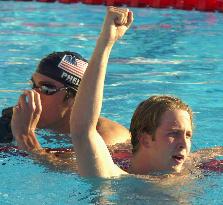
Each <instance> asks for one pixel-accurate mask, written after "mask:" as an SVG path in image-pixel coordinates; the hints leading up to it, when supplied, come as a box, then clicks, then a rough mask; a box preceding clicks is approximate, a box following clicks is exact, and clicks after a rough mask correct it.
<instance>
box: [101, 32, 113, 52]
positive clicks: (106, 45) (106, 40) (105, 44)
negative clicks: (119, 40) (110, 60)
mask: <svg viewBox="0 0 223 205" xmlns="http://www.w3.org/2000/svg"><path fill="white" fill-rule="evenodd" d="M115 42H116V41H115V40H111V39H109V38H107V37H105V36H104V35H103V34H101V35H100V36H99V38H98V40H97V44H100V45H101V46H102V47H104V48H110V49H112V47H113V45H114V44H115Z"/></svg>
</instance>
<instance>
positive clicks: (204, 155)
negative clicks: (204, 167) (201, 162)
mask: <svg viewBox="0 0 223 205" xmlns="http://www.w3.org/2000/svg"><path fill="white" fill-rule="evenodd" d="M217 156H223V147H222V146H218V147H210V148H204V149H200V150H197V151H195V152H193V153H192V157H193V158H199V159H209V158H214V157H217Z"/></svg>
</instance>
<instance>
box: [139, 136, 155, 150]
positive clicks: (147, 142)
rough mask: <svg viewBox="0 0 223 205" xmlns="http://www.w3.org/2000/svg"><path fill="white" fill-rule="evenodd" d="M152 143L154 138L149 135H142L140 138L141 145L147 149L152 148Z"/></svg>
mask: <svg viewBox="0 0 223 205" xmlns="http://www.w3.org/2000/svg"><path fill="white" fill-rule="evenodd" d="M151 142H152V136H151V135H150V134H148V133H145V132H144V133H142V134H141V136H140V137H139V143H140V144H141V146H143V147H145V148H147V149H148V148H150V146H151Z"/></svg>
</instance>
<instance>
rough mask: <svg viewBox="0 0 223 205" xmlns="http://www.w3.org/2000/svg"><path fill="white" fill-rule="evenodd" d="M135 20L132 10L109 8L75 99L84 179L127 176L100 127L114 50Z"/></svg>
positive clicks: (73, 115)
mask: <svg viewBox="0 0 223 205" xmlns="http://www.w3.org/2000/svg"><path fill="white" fill-rule="evenodd" d="M132 21H133V14H132V12H130V11H129V10H128V9H123V8H115V7H108V9H107V16H106V18H105V20H104V25H103V27H102V31H101V34H100V35H99V38H98V40H97V44H96V47H95V50H94V52H93V55H92V57H91V60H90V62H89V65H88V68H87V70H86V72H85V75H84V77H83V79H82V81H81V85H80V87H79V89H78V93H77V96H76V98H75V103H74V106H73V109H72V113H71V121H70V127H71V136H72V140H73V143H74V146H75V150H76V154H77V163H78V169H79V173H80V174H81V175H83V176H101V177H111V176H118V175H120V174H123V173H124V171H122V170H121V169H119V168H118V167H117V166H116V165H115V164H114V163H113V160H112V158H111V156H110V153H109V151H108V149H107V146H106V145H105V143H104V141H103V139H102V137H101V136H100V134H99V133H98V132H97V129H96V125H97V122H98V119H99V116H100V112H101V107H102V100H103V90H104V80H105V74H106V68H107V63H108V58H109V55H110V52H111V49H112V47H113V45H114V44H115V42H116V41H117V40H118V39H119V38H121V37H122V36H123V35H124V34H125V32H126V31H127V30H128V28H129V27H130V25H131V23H132Z"/></svg>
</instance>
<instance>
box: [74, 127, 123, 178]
mask: <svg viewBox="0 0 223 205" xmlns="http://www.w3.org/2000/svg"><path fill="white" fill-rule="evenodd" d="M86 135H87V136H84V137H83V136H72V138H73V139H75V138H79V139H78V140H74V145H75V150H76V154H77V162H78V171H79V174H80V175H82V176H99V177H105V178H107V177H114V176H120V175H121V174H125V172H124V171H123V170H122V169H120V168H119V167H117V165H115V163H114V162H113V160H112V157H111V154H110V152H109V150H108V148H107V146H106V144H105V142H104V140H103V139H102V138H101V136H100V135H99V133H98V132H97V131H92V132H90V133H89V134H86ZM82 139H84V140H82ZM75 141H76V142H75ZM76 143H78V144H76Z"/></svg>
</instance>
